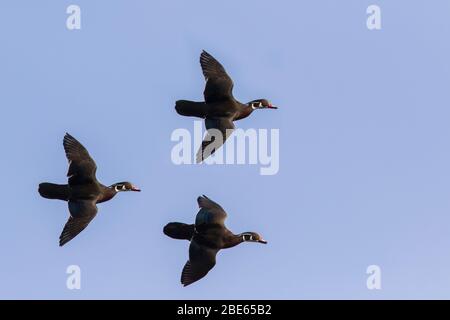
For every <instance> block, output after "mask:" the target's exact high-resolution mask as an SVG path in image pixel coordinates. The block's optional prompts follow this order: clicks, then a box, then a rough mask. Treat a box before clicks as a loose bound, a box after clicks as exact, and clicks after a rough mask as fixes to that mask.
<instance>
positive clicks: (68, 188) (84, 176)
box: [39, 133, 141, 246]
mask: <svg viewBox="0 0 450 320" xmlns="http://www.w3.org/2000/svg"><path fill="white" fill-rule="evenodd" d="M63 146H64V150H65V152H66V157H67V159H68V160H69V171H68V172H67V177H68V180H69V181H68V184H54V183H48V182H44V183H41V184H39V194H40V195H41V196H42V197H44V198H47V199H58V200H63V201H67V202H68V205H69V212H70V216H69V220H68V221H67V223H66V225H65V226H64V229H63V231H62V233H61V236H60V237H59V245H60V246H63V245H65V244H66V243H67V242H69V241H70V240H72V239H73V238H74V237H76V236H77V235H78V234H79V233H80V232H81V231H83V230H84V229H85V228H86V227H87V225H88V224H89V223H90V222H91V221H92V219H94V217H95V216H96V214H97V203H101V202H105V201H108V200H111V199H112V198H113V197H114V196H115V195H116V194H117V193H118V192H122V191H141V190H140V189H139V188H137V187H135V186H134V185H132V184H131V183H130V182H119V183H115V184H113V185H111V186H109V187H107V186H104V185H103V184H101V183H100V182H98V181H97V178H96V177H95V173H96V171H97V166H96V164H95V162H94V160H93V159H92V158H91V156H90V155H89V153H88V151H87V150H86V148H84V147H83V145H82V144H81V143H80V142H78V141H77V140H76V139H75V138H74V137H72V136H71V135H70V134H68V133H66V135H65V136H64V141H63Z"/></svg>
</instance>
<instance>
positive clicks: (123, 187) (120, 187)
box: [110, 182, 141, 192]
mask: <svg viewBox="0 0 450 320" xmlns="http://www.w3.org/2000/svg"><path fill="white" fill-rule="evenodd" d="M110 188H111V189H114V190H115V191H116V192H121V191H137V192H140V191H141V189H139V188H138V187H136V186H135V185H133V184H131V183H130V182H118V183H114V184H113V185H112V186H111V187H110Z"/></svg>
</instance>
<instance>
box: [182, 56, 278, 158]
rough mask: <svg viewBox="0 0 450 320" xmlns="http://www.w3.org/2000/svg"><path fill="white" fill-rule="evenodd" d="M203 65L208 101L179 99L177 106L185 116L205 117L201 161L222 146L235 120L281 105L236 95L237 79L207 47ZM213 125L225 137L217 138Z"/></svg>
mask: <svg viewBox="0 0 450 320" xmlns="http://www.w3.org/2000/svg"><path fill="white" fill-rule="evenodd" d="M200 65H201V67H202V71H203V75H204V77H205V80H206V86H205V90H204V92H203V95H204V98H205V102H194V101H187V100H178V101H177V102H176V103H175V110H176V111H177V112H178V114H180V115H182V116H191V117H198V118H202V119H205V127H206V129H207V135H206V137H205V139H204V140H203V142H202V145H201V147H200V149H199V150H198V152H197V163H200V162H202V161H203V160H204V159H206V158H208V157H209V156H210V155H211V154H213V153H214V152H215V151H216V148H219V147H220V146H221V145H222V144H223V143H225V140H226V139H227V138H228V137H229V136H230V135H231V133H232V132H233V130H234V128H235V127H234V123H233V121H235V120H240V119H244V118H246V117H248V116H249V115H250V114H251V113H252V112H253V111H254V110H256V109H277V107H275V106H273V105H272V104H271V103H270V102H269V101H268V100H266V99H257V100H253V101H250V102H248V103H245V104H244V103H241V102H239V101H237V100H236V99H235V98H234V97H233V92H232V91H233V80H231V78H230V76H229V75H228V74H227V72H226V71H225V68H224V67H223V66H222V65H221V64H220V63H219V62H218V61H217V60H216V59H215V58H214V57H213V56H211V55H210V54H209V53H207V52H206V51H204V50H203V52H202V53H201V55H200ZM212 129H216V130H218V131H216V132H217V133H219V135H220V134H221V135H222V139H221V141H219V142H216V143H214V145H212V146H211V147H209V148H208V146H209V145H210V144H211V143H213V142H214V140H215V136H218V134H217V133H216V135H214V134H212V131H211V130H212Z"/></svg>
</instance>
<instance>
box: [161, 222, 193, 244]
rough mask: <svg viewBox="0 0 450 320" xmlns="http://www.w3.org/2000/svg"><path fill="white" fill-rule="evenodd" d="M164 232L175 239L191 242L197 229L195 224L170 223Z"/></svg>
mask: <svg viewBox="0 0 450 320" xmlns="http://www.w3.org/2000/svg"><path fill="white" fill-rule="evenodd" d="M163 232H164V234H165V235H166V236H168V237H171V238H173V239H178V240H189V241H190V240H191V239H192V237H193V236H194V232H195V228H194V225H193V224H186V223H181V222H170V223H168V224H167V225H166V226H165V227H164V229H163Z"/></svg>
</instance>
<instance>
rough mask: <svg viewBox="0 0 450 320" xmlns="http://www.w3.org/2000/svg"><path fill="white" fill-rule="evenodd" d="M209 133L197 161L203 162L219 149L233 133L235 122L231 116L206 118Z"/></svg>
mask: <svg viewBox="0 0 450 320" xmlns="http://www.w3.org/2000/svg"><path fill="white" fill-rule="evenodd" d="M205 126H206V129H207V130H208V131H207V134H206V136H205V139H204V140H203V142H202V145H201V146H200V148H199V150H198V152H197V158H196V161H197V163H200V162H202V161H203V160H205V159H206V158H208V157H209V156H210V155H212V154H214V153H215V152H216V150H217V149H219V148H220V147H221V146H222V145H223V144H224V143H225V141H226V140H227V139H228V137H229V136H230V135H231V134H232V133H233V130H234V128H235V127H234V123H233V121H232V120H231V119H229V118H214V119H209V118H208V119H205Z"/></svg>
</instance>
